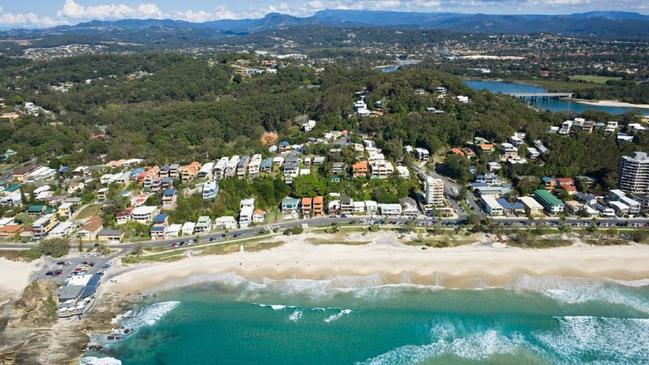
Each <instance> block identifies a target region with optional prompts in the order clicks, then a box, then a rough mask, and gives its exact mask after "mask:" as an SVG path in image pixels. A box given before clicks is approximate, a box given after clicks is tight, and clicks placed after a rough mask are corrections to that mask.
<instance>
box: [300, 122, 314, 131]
mask: <svg viewBox="0 0 649 365" xmlns="http://www.w3.org/2000/svg"><path fill="white" fill-rule="evenodd" d="M315 126H316V121H315V120H308V121H306V122H305V123H304V124H302V129H303V130H304V131H305V132H307V133H308V132H311V131H312V130H313V128H315Z"/></svg>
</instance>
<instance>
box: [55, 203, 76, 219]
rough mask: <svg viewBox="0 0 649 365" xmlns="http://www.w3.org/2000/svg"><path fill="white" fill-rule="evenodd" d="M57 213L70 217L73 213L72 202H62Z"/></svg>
mask: <svg viewBox="0 0 649 365" xmlns="http://www.w3.org/2000/svg"><path fill="white" fill-rule="evenodd" d="M57 214H58V215H59V216H61V217H66V218H69V217H70V216H71V215H72V203H61V205H59V209H58V211H57Z"/></svg>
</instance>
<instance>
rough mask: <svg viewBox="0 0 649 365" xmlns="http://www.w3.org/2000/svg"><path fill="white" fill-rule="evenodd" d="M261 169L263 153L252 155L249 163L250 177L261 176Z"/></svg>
mask: <svg viewBox="0 0 649 365" xmlns="http://www.w3.org/2000/svg"><path fill="white" fill-rule="evenodd" d="M260 169H261V154H259V153H257V154H255V155H253V156H252V158H251V159H250V163H249V164H248V177H250V178H251V179H254V178H256V177H258V176H259V172H260Z"/></svg>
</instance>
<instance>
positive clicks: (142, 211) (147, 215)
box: [131, 205, 158, 224]
mask: <svg viewBox="0 0 649 365" xmlns="http://www.w3.org/2000/svg"><path fill="white" fill-rule="evenodd" d="M156 214H158V207H155V206H149V205H142V206H139V207H136V208H134V209H133V210H132V211H131V219H132V220H134V221H136V222H137V223H140V224H149V223H151V221H152V220H153V217H154V216H155V215H156Z"/></svg>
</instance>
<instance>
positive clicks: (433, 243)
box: [402, 236, 475, 248]
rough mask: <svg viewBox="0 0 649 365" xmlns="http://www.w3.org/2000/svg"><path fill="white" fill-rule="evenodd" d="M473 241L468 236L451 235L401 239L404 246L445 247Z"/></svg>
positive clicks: (462, 244) (467, 243)
mask: <svg viewBox="0 0 649 365" xmlns="http://www.w3.org/2000/svg"><path fill="white" fill-rule="evenodd" d="M473 242H475V240H473V239H470V238H466V237H465V238H456V237H451V236H447V237H445V236H441V237H421V236H420V237H417V238H415V239H413V240H402V243H403V244H404V245H406V246H425V247H431V248H445V247H458V246H464V245H469V244H471V243H473Z"/></svg>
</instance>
